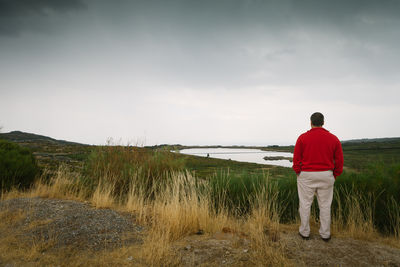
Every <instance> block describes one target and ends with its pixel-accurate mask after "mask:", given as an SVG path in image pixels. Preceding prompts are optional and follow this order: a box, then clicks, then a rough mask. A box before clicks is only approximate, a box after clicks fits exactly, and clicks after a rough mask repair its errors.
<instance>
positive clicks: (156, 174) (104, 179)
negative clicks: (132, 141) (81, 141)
mask: <svg viewBox="0 0 400 267" xmlns="http://www.w3.org/2000/svg"><path fill="white" fill-rule="evenodd" d="M183 170H184V162H183V160H182V159H178V158H177V156H176V155H174V154H173V153H172V152H169V151H164V150H161V151H158V150H150V149H145V148H139V147H133V146H110V145H109V146H102V147H98V148H96V149H95V150H93V151H92V152H91V154H90V155H89V157H88V159H87V161H86V162H85V166H84V177H85V178H84V179H85V181H84V182H85V183H87V184H88V185H89V186H91V187H92V189H94V188H95V187H96V186H97V185H98V184H99V183H105V184H108V185H111V186H112V187H113V194H114V195H115V196H118V195H124V194H126V193H127V192H128V190H129V186H130V185H131V183H133V185H134V186H135V187H137V188H140V189H141V190H143V191H144V192H146V194H148V195H151V191H152V190H154V189H155V188H160V187H159V186H157V185H159V184H160V183H166V182H168V180H169V179H170V178H169V177H170V174H171V173H172V172H176V171H183Z"/></svg>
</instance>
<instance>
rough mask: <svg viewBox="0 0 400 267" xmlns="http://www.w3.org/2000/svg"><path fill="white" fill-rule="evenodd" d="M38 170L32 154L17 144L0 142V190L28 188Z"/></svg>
mask: <svg viewBox="0 0 400 267" xmlns="http://www.w3.org/2000/svg"><path fill="white" fill-rule="evenodd" d="M38 172H39V168H38V166H37V164H36V161H35V158H34V157H33V155H32V152H31V151H30V150H28V149H26V148H23V147H21V146H19V145H18V144H15V143H11V142H9V141H5V140H0V180H1V183H0V189H1V190H9V189H10V188H11V187H18V188H26V187H28V186H30V185H31V184H32V183H33V181H34V179H35V177H36V175H37V174H38Z"/></svg>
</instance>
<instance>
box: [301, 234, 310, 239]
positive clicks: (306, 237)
mask: <svg viewBox="0 0 400 267" xmlns="http://www.w3.org/2000/svg"><path fill="white" fill-rule="evenodd" d="M299 236H301V238H303V240H309V239H310V237H309V236H304V235H302V234H300V233H299Z"/></svg>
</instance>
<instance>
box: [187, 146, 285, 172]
mask: <svg viewBox="0 0 400 267" xmlns="http://www.w3.org/2000/svg"><path fill="white" fill-rule="evenodd" d="M180 153H182V154H187V155H194V156H201V157H207V154H209V155H210V158H217V159H231V160H236V161H242V162H252V163H258V164H268V165H277V166H282V167H289V168H290V167H292V162H290V161H289V160H287V159H280V160H265V159H264V157H266V156H267V157H293V154H292V153H289V152H277V151H263V150H261V149H253V148H189V149H182V150H181V151H180Z"/></svg>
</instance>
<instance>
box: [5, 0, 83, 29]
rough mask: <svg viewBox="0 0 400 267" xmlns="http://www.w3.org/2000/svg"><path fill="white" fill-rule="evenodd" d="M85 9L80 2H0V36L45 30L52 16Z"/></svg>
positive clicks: (71, 0)
mask: <svg viewBox="0 0 400 267" xmlns="http://www.w3.org/2000/svg"><path fill="white" fill-rule="evenodd" d="M85 7H86V6H85V4H84V3H83V2H82V1H81V0H68V1H65V0H0V35H6V36H17V35H19V34H20V33H21V32H24V31H31V30H34V31H35V30H37V31H41V30H43V29H44V30H45V28H46V27H50V25H51V20H50V21H49V20H48V19H49V18H51V17H52V16H54V15H57V14H62V13H66V12H69V11H72V10H79V9H84V8H85Z"/></svg>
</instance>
